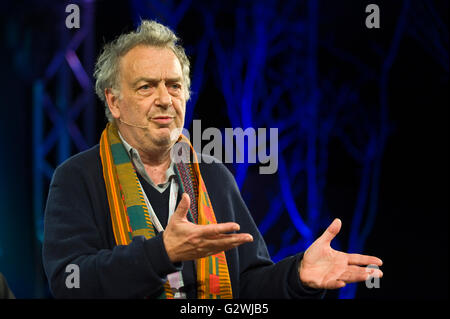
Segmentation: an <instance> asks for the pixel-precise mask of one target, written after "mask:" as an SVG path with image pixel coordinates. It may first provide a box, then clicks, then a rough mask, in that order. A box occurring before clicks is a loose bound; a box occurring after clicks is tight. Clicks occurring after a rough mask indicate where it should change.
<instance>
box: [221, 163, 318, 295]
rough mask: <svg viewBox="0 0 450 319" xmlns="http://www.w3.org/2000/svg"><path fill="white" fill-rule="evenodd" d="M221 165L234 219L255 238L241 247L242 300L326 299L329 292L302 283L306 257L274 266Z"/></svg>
mask: <svg viewBox="0 0 450 319" xmlns="http://www.w3.org/2000/svg"><path fill="white" fill-rule="evenodd" d="M218 165H220V166H222V169H223V170H225V171H226V172H224V175H225V176H224V178H223V181H224V182H223V183H224V184H226V185H227V189H229V190H230V191H229V192H227V199H226V201H227V202H228V205H231V206H232V207H233V209H232V210H233V212H234V215H235V216H234V219H235V220H236V222H237V223H238V224H240V226H241V228H240V232H242V233H250V234H251V235H252V236H253V242H251V243H246V244H244V245H241V246H239V247H238V259H239V269H240V279H239V298H250V299H252V298H262V299H264V298H269V299H303V298H323V297H324V295H325V290H323V289H313V288H310V287H307V286H304V285H302V283H301V281H300V276H299V272H298V269H299V264H300V261H301V259H302V257H303V253H298V254H297V255H294V256H290V257H287V258H285V259H283V260H281V261H279V262H277V263H274V262H272V260H271V258H270V255H269V252H268V250H267V247H266V243H265V241H264V238H263V237H262V235H261V233H260V232H259V230H258V228H257V226H256V224H255V222H254V220H253V218H252V216H251V214H250V212H249V210H248V208H247V205H246V204H245V202H244V200H243V199H242V196H241V193H240V191H239V188H238V186H237V184H236V182H235V180H234V177H233V175H232V174H231V173H230V172H229V171H228V169H227V168H226V167H225V166H223V164H218ZM225 181H226V182H225Z"/></svg>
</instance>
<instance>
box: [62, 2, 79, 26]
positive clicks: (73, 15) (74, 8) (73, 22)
mask: <svg viewBox="0 0 450 319" xmlns="http://www.w3.org/2000/svg"><path fill="white" fill-rule="evenodd" d="M66 13H69V14H68V15H67V17H66V21H65V22H66V28H67V29H74V28H75V29H79V28H80V7H79V6H78V5H76V4H73V3H71V4H68V5H67V6H66Z"/></svg>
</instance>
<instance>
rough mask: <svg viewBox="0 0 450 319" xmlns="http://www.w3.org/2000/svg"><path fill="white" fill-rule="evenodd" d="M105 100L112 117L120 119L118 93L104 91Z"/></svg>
mask: <svg viewBox="0 0 450 319" xmlns="http://www.w3.org/2000/svg"><path fill="white" fill-rule="evenodd" d="M105 98H106V102H107V103H108V107H109V110H110V112H111V114H112V116H113V117H114V118H115V119H118V118H120V108H119V93H118V92H117V91H114V90H113V89H111V88H108V89H105Z"/></svg>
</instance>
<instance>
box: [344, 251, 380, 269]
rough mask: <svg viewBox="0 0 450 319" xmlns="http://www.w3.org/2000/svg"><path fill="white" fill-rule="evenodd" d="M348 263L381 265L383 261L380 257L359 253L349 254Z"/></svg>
mask: <svg viewBox="0 0 450 319" xmlns="http://www.w3.org/2000/svg"><path fill="white" fill-rule="evenodd" d="M348 264H349V265H376V266H381V265H383V261H382V260H381V259H380V258H377V257H374V256H367V255H360V254H349V256H348Z"/></svg>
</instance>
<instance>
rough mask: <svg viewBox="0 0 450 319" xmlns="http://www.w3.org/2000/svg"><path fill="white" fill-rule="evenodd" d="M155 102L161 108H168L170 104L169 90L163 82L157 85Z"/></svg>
mask: <svg viewBox="0 0 450 319" xmlns="http://www.w3.org/2000/svg"><path fill="white" fill-rule="evenodd" d="M155 104H156V105H157V106H160V107H163V108H168V107H169V106H171V105H172V97H171V96H170V94H169V92H168V91H167V88H166V85H165V84H164V83H163V82H162V83H159V85H158V88H157V96H156V99H155Z"/></svg>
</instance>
